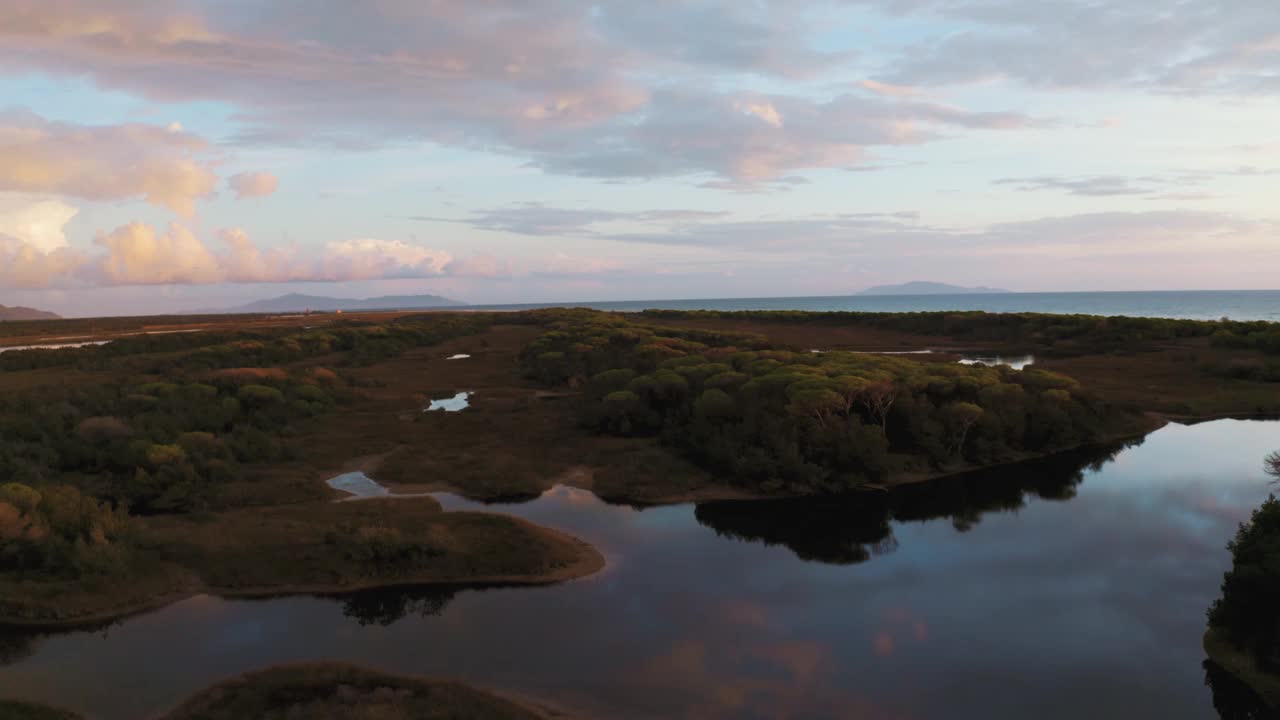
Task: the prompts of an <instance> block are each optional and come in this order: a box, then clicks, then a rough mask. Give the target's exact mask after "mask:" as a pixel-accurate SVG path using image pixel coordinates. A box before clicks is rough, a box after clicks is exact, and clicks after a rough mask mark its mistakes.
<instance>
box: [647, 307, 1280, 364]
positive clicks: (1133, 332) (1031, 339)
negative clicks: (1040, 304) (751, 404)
mask: <svg viewBox="0 0 1280 720" xmlns="http://www.w3.org/2000/svg"><path fill="white" fill-rule="evenodd" d="M644 315H645V316H646V317H649V318H653V319H657V320H661V319H663V318H699V317H701V318H731V319H738V320H760V321H767V322H783V323H795V324H813V325H840V326H852V327H874V328H879V329H884V330H897V331H902V332H910V333H914V334H918V335H936V336H945V337H950V338H956V339H960V340H964V339H968V340H973V341H976V342H982V343H984V344H998V345H1001V346H1003V347H1004V348H1006V350H1007V351H1010V352H1034V353H1038V354H1041V355H1044V356H1046V357H1051V356H1072V355H1085V354H1094V353H1109V352H1140V351H1143V350H1149V349H1152V348H1153V347H1156V346H1158V345H1159V344H1160V343H1161V342H1167V341H1171V340H1177V339H1181V338H1209V339H1210V341H1211V343H1212V344H1213V345H1214V346H1217V347H1224V348H1235V349H1246V350H1258V351H1261V352H1263V353H1266V354H1269V355H1280V324H1277V323H1272V322H1264V321H1247V322H1242V321H1232V320H1226V319H1223V320H1219V321H1204V320H1172V319H1167V318H1133V317H1102V316H1097V315H1047V314H1042V313H988V312H980V311H972V312H910V313H874V312H802V311H790V310H766V311H745V312H744V311H734V312H727V311H717V310H693V311H677V310H646V311H645V312H644Z"/></svg>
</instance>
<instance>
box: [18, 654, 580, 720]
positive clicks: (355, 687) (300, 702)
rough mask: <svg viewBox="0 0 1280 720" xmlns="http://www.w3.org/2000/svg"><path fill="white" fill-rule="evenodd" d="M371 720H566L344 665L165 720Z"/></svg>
mask: <svg viewBox="0 0 1280 720" xmlns="http://www.w3.org/2000/svg"><path fill="white" fill-rule="evenodd" d="M0 717H4V718H5V719H6V720H79V718H80V716H79V715H76V714H75V713H70V712H66V711H62V710H57V709H54V708H50V707H46V706H43V705H34V704H28V703H22V702H14V701H3V700H0ZM274 717H279V718H295V717H296V718H308V719H309V720H330V719H332V720H338V719H339V718H370V719H371V720H373V719H376V720H453V719H455V718H458V719H460V718H467V719H468V720H472V719H474V720H543V719H545V718H550V717H563V715H561V714H559V713H553V712H552V711H549V710H546V709H544V708H541V707H537V706H534V705H531V704H526V703H521V702H517V701H515V700H511V699H507V698H504V697H500V696H498V695H495V694H492V693H489V692H485V691H482V690H477V689H474V688H471V687H468V686H466V685H463V684H461V683H456V682H452V681H449V680H437V679H432V678H420V677H412V676H407V675H395V674H391V673H385V672H379V671H376V670H371V669H367V668H362V667H357V666H354V665H344V664H340V663H306V664H298V665H283V666H279V667H273V668H268V669H266V670H262V671H259V672H253V673H248V674H245V675H241V676H238V677H235V678H231V679H230V680H226V681H224V682H221V683H218V684H217V685H214V686H212V687H210V688H207V689H205V690H202V691H200V692H199V693H197V694H196V695H195V696H193V697H191V698H189V699H188V700H186V701H185V702H183V703H182V704H181V705H180V706H178V707H177V708H175V709H173V710H171V711H170V712H168V713H166V714H164V715H163V716H162V720H243V719H245V718H274Z"/></svg>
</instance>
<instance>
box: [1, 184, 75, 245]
mask: <svg viewBox="0 0 1280 720" xmlns="http://www.w3.org/2000/svg"><path fill="white" fill-rule="evenodd" d="M79 212H80V209H79V208H77V207H75V206H74V205H68V204H67V203H65V202H62V201H61V200H51V199H47V198H37V197H31V196H27V195H21V194H9V193H0V235H8V236H9V237H11V238H21V239H22V241H23V242H25V243H26V244H28V245H30V246H31V247H32V248H34V249H35V250H39V251H41V252H52V251H54V250H56V249H58V248H60V247H64V246H65V245H66V244H67V236H66V233H65V228H66V226H67V223H69V222H71V219H72V218H74V217H75V216H76V215H77V214H79Z"/></svg>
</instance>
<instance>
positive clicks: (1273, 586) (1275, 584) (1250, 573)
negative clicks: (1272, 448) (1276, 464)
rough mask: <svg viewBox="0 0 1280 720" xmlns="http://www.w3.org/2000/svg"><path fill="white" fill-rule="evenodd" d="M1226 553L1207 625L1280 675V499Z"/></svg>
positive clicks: (1264, 506) (1255, 516)
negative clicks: (1227, 561) (1227, 559)
mask: <svg viewBox="0 0 1280 720" xmlns="http://www.w3.org/2000/svg"><path fill="white" fill-rule="evenodd" d="M1274 457H1275V456H1273V458H1274ZM1227 549H1228V550H1230V551H1231V569H1230V570H1228V571H1227V573H1226V574H1225V575H1224V576H1223V579H1222V597H1220V598H1219V599H1218V600H1217V601H1215V602H1214V604H1213V607H1211V608H1210V609H1209V625H1210V626H1211V627H1213V628H1214V629H1215V630H1217V631H1219V632H1222V633H1224V634H1225V635H1226V638H1227V640H1229V641H1230V643H1231V644H1232V645H1234V646H1235V647H1237V648H1239V649H1241V650H1243V651H1245V652H1247V653H1248V654H1249V655H1250V656H1252V658H1253V660H1254V662H1256V663H1257V665H1258V667H1260V668H1261V669H1263V670H1264V671H1267V672H1272V673H1274V672H1280V612H1277V610H1278V609H1280V500H1277V499H1276V498H1275V496H1271V497H1270V498H1268V499H1267V501H1266V502H1264V503H1263V504H1262V506H1261V507H1259V508H1258V509H1257V510H1254V512H1253V517H1252V518H1250V520H1249V522H1247V523H1243V524H1242V525H1241V526H1240V529H1239V530H1238V531H1237V532H1236V536H1235V539H1234V540H1232V541H1231V542H1230V543H1229V544H1228V545H1227Z"/></svg>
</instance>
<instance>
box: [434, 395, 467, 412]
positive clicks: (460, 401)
mask: <svg viewBox="0 0 1280 720" xmlns="http://www.w3.org/2000/svg"><path fill="white" fill-rule="evenodd" d="M474 394H475V393H473V392H460V393H458V394H457V395H454V396H453V397H451V398H441V399H439V400H432V401H431V404H430V405H428V406H427V409H426V410H423V412H432V411H435V410H443V411H445V412H459V411H462V410H466V409H467V408H468V407H471V396H472V395H474Z"/></svg>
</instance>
